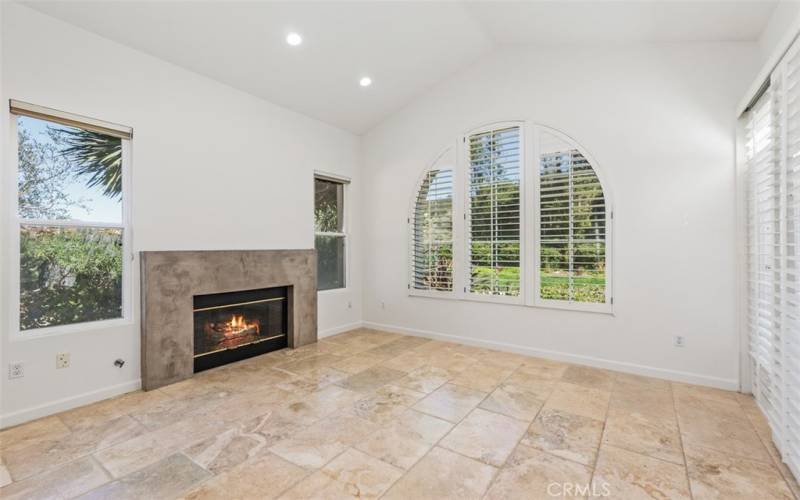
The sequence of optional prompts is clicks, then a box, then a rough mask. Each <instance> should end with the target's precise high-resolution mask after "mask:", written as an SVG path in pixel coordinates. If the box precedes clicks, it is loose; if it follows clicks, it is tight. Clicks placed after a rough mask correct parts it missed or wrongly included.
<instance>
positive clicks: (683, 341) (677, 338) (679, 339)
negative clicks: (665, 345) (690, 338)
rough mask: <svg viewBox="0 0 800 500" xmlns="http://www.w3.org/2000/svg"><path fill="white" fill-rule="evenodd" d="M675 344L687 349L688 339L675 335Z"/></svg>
mask: <svg viewBox="0 0 800 500" xmlns="http://www.w3.org/2000/svg"><path fill="white" fill-rule="evenodd" d="M673 344H674V345H675V347H686V339H685V338H684V337H683V335H675V339H674V341H673Z"/></svg>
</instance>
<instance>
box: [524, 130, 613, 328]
mask: <svg viewBox="0 0 800 500" xmlns="http://www.w3.org/2000/svg"><path fill="white" fill-rule="evenodd" d="M531 128H532V129H533V134H534V137H533V139H534V141H535V153H536V156H535V163H534V162H531V163H532V167H533V168H534V169H535V172H536V175H534V176H533V177H535V178H536V184H535V189H533V190H532V191H531V192H532V193H533V196H532V198H534V200H533V201H534V203H533V204H534V207H536V208H535V210H536V212H535V213H536V214H537V217H536V220H535V228H534V233H533V235H532V236H533V238H534V239H535V242H536V243H535V245H534V246H535V253H536V257H535V263H536V269H535V272H534V282H535V283H534V291H535V293H534V297H533V301H532V302H533V305H536V306H540V307H546V308H550V309H567V310H580V311H587V312H599V313H613V309H614V308H613V305H614V295H613V289H612V286H611V285H612V278H611V277H612V273H613V259H612V255H613V242H614V238H613V234H614V227H613V226H614V224H613V222H614V205H613V202H612V201H611V191H610V189H609V188H608V183H607V182H606V180H605V177H604V175H603V173H602V169H600V168H599V167H598V165H597V161H595V159H594V157H592V155H591V154H589V152H588V151H586V149H585V148H584V147H583V146H581V145H580V143H579V142H578V141H576V140H575V139H573V138H572V137H570V136H569V135H567V134H565V133H564V132H562V131H560V130H558V129H556V128H553V127H548V126H547V125H542V124H538V123H537V124H534V125H533V126H532V127H531ZM542 131H544V132H547V133H549V134H552V135H554V136H556V137H558V138H559V139H561V140H563V141H565V142H567V143H569V144H571V145H572V146H573V147H574V148H575V149H577V150H578V152H580V154H581V155H583V157H584V158H586V161H588V162H589V165H591V166H592V170H593V171H594V174H595V176H597V179H598V181H599V182H600V186H601V187H602V188H603V202H604V205H605V233H606V237H605V269H606V273H605V280H606V286H605V288H606V290H605V297H606V301H605V302H603V303H600V302H580V301H574V300H556V299H543V298H542V297H541V279H542V272H541V267H542V261H541V216H540V215H539V212H538V210H539V206H540V204H539V202H540V198H539V195H540V191H539V181H540V177H539V168H540V165H539V160H540V157H541V153H540V151H541V148H540V147H539V137H540V136H541V132H542Z"/></svg>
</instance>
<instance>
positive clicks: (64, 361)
mask: <svg viewBox="0 0 800 500" xmlns="http://www.w3.org/2000/svg"><path fill="white" fill-rule="evenodd" d="M56 368H69V353H68V352H61V353H58V354H56Z"/></svg>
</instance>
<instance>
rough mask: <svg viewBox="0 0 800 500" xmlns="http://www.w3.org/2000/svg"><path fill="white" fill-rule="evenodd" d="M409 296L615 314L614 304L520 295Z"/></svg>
mask: <svg viewBox="0 0 800 500" xmlns="http://www.w3.org/2000/svg"><path fill="white" fill-rule="evenodd" d="M408 296H409V297H417V298H427V299H443V300H453V301H462V302H481V303H484V304H502V305H509V306H521V307H529V308H532V309H558V310H561V311H571V312H580V313H593V314H604V315H607V316H615V314H614V306H613V305H611V304H592V303H582V302H568V301H567V302H563V303H562V302H561V301H557V300H539V301H538V302H537V303H535V304H526V303H524V302H523V301H522V298H521V297H503V296H499V297H498V296H486V297H483V296H480V295H476V294H463V295H460V296H453V295H451V292H424V291H410V292H408Z"/></svg>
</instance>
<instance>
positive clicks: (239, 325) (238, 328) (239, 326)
mask: <svg viewBox="0 0 800 500" xmlns="http://www.w3.org/2000/svg"><path fill="white" fill-rule="evenodd" d="M251 329H252V330H255V331H256V333H258V331H259V324H258V321H255V322H253V323H248V322H247V320H246V319H245V318H244V315H237V314H234V315H233V317H231V320H230V321H229V322H228V330H229V331H230V332H231V333H232V334H234V335H235V334H237V333H241V332H244V331H245V330H251Z"/></svg>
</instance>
